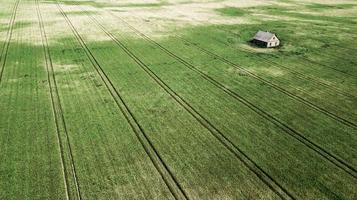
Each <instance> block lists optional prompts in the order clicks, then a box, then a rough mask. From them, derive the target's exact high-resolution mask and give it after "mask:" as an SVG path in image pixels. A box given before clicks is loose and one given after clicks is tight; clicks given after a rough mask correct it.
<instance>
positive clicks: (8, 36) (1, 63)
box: [0, 0, 20, 83]
mask: <svg viewBox="0 0 357 200" xmlns="http://www.w3.org/2000/svg"><path fill="white" fill-rule="evenodd" d="M19 3H20V0H17V1H16V3H15V5H14V9H13V12H12V16H11V18H10V23H9V28H8V30H7V34H6V39H5V43H4V46H3V48H2V50H1V55H0V67H1V69H0V83H1V80H2V76H3V73H4V70H5V64H6V60H7V54H8V52H9V46H10V42H11V39H12V32H13V29H14V22H15V18H16V14H17V8H18V6H19Z"/></svg>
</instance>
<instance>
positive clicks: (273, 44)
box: [267, 39, 280, 47]
mask: <svg viewBox="0 0 357 200" xmlns="http://www.w3.org/2000/svg"><path fill="white" fill-rule="evenodd" d="M279 45H280V41H279V40H278V39H275V40H274V39H272V40H270V41H269V42H268V44H267V47H277V46H279Z"/></svg>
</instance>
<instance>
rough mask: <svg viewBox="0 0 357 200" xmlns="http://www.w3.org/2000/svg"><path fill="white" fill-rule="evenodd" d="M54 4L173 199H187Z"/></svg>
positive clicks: (66, 17)
mask: <svg viewBox="0 0 357 200" xmlns="http://www.w3.org/2000/svg"><path fill="white" fill-rule="evenodd" d="M56 5H57V7H58V9H59V11H60V13H61V15H62V16H63V17H64V19H65V20H66V22H67V23H68V25H69V26H70V28H71V30H72V32H73V34H74V35H75V37H76V39H77V41H78V42H79V43H80V45H81V47H82V48H83V50H84V51H85V54H86V55H87V57H88V59H89V60H90V62H91V64H92V65H93V67H94V68H95V70H96V72H97V73H98V75H99V76H100V78H101V79H102V81H103V83H104V84H105V86H106V88H107V90H108V92H109V93H110V94H111V96H112V97H113V99H114V100H115V102H116V104H117V106H118V108H119V110H120V111H121V112H122V113H123V115H124V117H125V118H126V120H127V122H128V123H129V125H130V126H131V128H132V130H133V131H134V133H135V135H136V137H137V139H138V140H139V142H140V143H141V145H142V146H143V148H144V150H145V152H146V154H147V155H148V156H149V158H150V160H151V161H152V163H153V165H154V166H155V168H156V169H157V171H158V172H159V174H160V176H161V177H162V179H163V181H164V182H165V184H166V185H167V187H168V188H169V190H170V192H171V193H172V195H173V196H174V197H175V199H189V197H188V194H187V193H186V192H185V191H184V190H183V188H182V186H181V184H180V183H179V182H178V181H177V178H176V177H175V175H174V174H173V173H172V172H171V170H170V169H169V167H168V165H167V164H166V163H165V162H164V160H163V159H162V157H161V155H160V154H159V152H158V151H157V149H156V148H155V146H154V145H153V143H152V141H151V140H150V139H149V137H148V136H147V134H146V132H145V131H144V129H143V128H142V127H141V125H140V124H139V123H138V121H137V119H136V118H135V116H134V115H133V113H132V111H131V110H130V109H129V107H128V106H127V104H126V103H125V101H124V99H123V98H122V96H121V95H120V93H119V92H118V90H117V89H116V88H115V87H114V84H113V83H112V82H111V81H110V79H109V77H108V76H107V74H106V73H105V72H104V70H103V69H102V67H101V66H100V64H99V63H98V61H97V60H96V58H95V57H94V55H93V54H92V52H91V51H90V50H89V48H88V47H87V45H86V44H85V42H84V40H83V39H82V37H81V36H80V34H79V33H78V32H77V30H76V28H75V27H74V25H73V24H72V22H71V21H70V19H69V18H68V16H67V15H66V13H65V12H64V11H63V9H62V7H61V6H60V4H59V3H58V1H56Z"/></svg>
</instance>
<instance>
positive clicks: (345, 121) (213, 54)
mask: <svg viewBox="0 0 357 200" xmlns="http://www.w3.org/2000/svg"><path fill="white" fill-rule="evenodd" d="M176 37H178V38H179V39H181V40H182V41H185V42H187V43H190V44H191V45H193V46H194V47H196V48H197V49H199V50H200V51H202V52H204V53H206V54H208V55H210V56H211V57H214V58H217V59H219V60H221V61H222V62H224V63H226V64H228V65H230V66H232V67H235V68H237V69H239V70H242V71H244V72H245V73H247V74H248V75H249V76H251V77H253V78H255V79H257V80H259V81H261V82H263V83H265V84H267V85H269V86H271V87H272V88H274V89H276V90H278V91H280V92H282V93H284V94H285V95H287V96H289V97H291V98H293V99H295V100H297V101H299V102H301V103H303V104H305V105H307V106H309V107H311V108H313V109H314V110H316V111H318V112H321V113H323V114H324V115H326V116H328V117H330V118H332V119H334V120H336V121H338V122H340V123H342V124H344V125H346V126H349V127H351V128H353V129H354V130H357V125H356V124H355V123H354V122H351V121H349V120H347V119H345V118H342V117H340V116H338V115H336V114H334V113H332V112H331V111H329V110H327V109H325V108H322V107H321V106H318V105H316V104H315V103H313V102H310V101H308V100H306V99H304V98H302V97H300V96H298V95H295V94H293V93H292V92H289V91H288V90H286V89H284V88H283V87H281V86H279V85H277V84H275V83H273V82H272V81H269V80H267V79H265V78H262V77H260V76H259V75H257V74H255V73H253V72H251V71H250V70H248V69H246V68H244V67H242V66H240V65H238V64H236V63H233V62H232V61H229V60H227V59H226V58H224V57H222V56H219V55H217V54H215V53H213V52H212V51H210V50H207V49H205V48H203V47H200V46H199V45H197V44H195V43H193V42H191V41H188V40H186V39H184V38H182V37H181V36H178V35H176ZM296 90H299V89H296Z"/></svg>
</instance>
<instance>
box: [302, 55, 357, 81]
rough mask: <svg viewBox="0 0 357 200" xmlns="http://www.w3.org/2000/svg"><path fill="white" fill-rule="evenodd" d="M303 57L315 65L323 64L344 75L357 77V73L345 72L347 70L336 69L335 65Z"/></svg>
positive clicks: (322, 65)
mask: <svg viewBox="0 0 357 200" xmlns="http://www.w3.org/2000/svg"><path fill="white" fill-rule="evenodd" d="M301 59H303V60H305V61H307V62H309V63H312V64H315V65H319V66H321V67H326V68H330V69H332V70H334V71H336V72H339V73H341V74H342V75H344V76H350V77H352V78H357V75H354V74H350V73H348V72H345V71H342V70H340V69H336V68H334V67H331V66H329V65H326V64H323V63H320V62H318V61H314V60H311V59H309V58H306V57H301Z"/></svg>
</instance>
